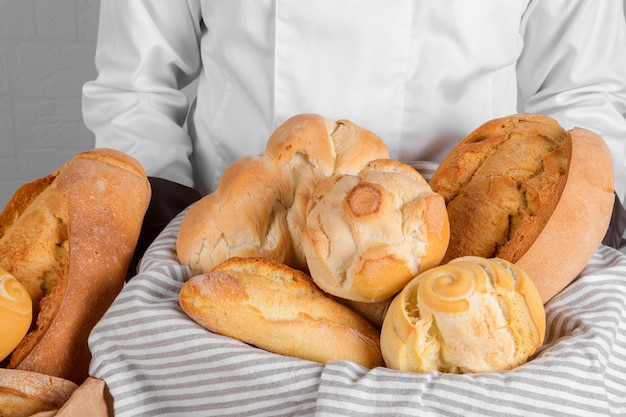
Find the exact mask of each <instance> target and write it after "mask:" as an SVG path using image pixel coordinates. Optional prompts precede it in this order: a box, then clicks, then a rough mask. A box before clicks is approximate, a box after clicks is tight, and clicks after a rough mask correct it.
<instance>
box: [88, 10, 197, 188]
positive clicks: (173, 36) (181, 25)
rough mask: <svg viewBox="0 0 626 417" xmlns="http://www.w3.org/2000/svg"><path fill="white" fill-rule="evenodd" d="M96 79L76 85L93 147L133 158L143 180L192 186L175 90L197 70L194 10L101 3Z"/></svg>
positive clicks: (183, 102)
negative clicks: (157, 179)
mask: <svg viewBox="0 0 626 417" xmlns="http://www.w3.org/2000/svg"><path fill="white" fill-rule="evenodd" d="M100 7H101V9H100V22H99V35H98V44H97V49H96V60H95V62H96V69H97V71H98V77H97V79H96V80H94V81H91V82H88V83H86V84H85V85H84V87H83V117H84V121H85V124H86V125H87V127H88V128H89V129H91V130H92V132H93V133H94V134H95V137H96V147H109V148H115V149H118V150H121V151H124V152H126V153H128V154H129V155H131V156H133V157H135V158H137V159H138V160H139V162H140V163H141V164H142V165H143V167H144V169H145V170H146V172H147V173H148V175H151V176H158V177H161V178H165V179H169V180H171V181H176V182H178V183H181V184H184V185H187V186H192V185H193V181H192V168H191V163H190V161H189V157H190V155H191V152H192V144H191V140H190V138H189V135H188V134H187V132H186V131H185V129H184V127H183V126H184V122H185V119H186V116H187V113H188V111H189V99H188V97H187V96H186V95H185V93H184V92H183V91H181V89H182V88H183V87H184V86H185V85H187V84H189V83H190V82H192V81H193V80H194V79H195V78H196V77H197V75H198V73H199V71H200V66H201V61H200V51H199V38H200V30H201V29H200V20H201V19H200V10H199V9H200V7H199V3H198V2H193V1H178V0H177V1H171V2H170V1H167V2H161V1H150V0H133V1H128V0H102V1H101V3H100Z"/></svg>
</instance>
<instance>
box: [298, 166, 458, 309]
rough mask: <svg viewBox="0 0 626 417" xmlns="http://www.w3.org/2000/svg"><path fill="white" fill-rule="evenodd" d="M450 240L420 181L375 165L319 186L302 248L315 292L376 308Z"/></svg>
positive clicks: (439, 202) (438, 200) (412, 173)
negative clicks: (374, 304) (368, 304)
mask: <svg viewBox="0 0 626 417" xmlns="http://www.w3.org/2000/svg"><path fill="white" fill-rule="evenodd" d="M449 234H450V230H449V224H448V216H447V212H446V205H445V202H444V200H443V198H442V197H441V196H440V195H439V194H437V193H435V192H433V191H432V189H431V188H430V187H429V186H428V183H427V182H426V180H425V179H424V178H423V177H422V176H421V175H420V174H419V173H418V172H417V171H416V170H415V169H413V168H412V167H410V166H409V165H407V164H404V163H402V162H399V161H394V160H392V159H378V160H374V161H371V162H370V163H368V164H367V165H366V166H365V167H364V168H363V169H362V170H360V171H359V172H358V173H356V174H355V175H347V174H345V175H334V176H332V177H329V178H328V179H326V180H324V181H323V182H321V183H320V184H319V185H318V187H317V188H316V189H315V191H314V192H313V194H312V196H311V199H310V200H309V205H308V212H307V219H306V227H305V228H304V233H303V235H302V245H303V248H304V253H305V255H306V260H307V265H308V267H309V271H310V274H311V277H312V278H313V280H314V281H315V283H316V284H317V285H318V286H319V287H320V288H321V289H323V290H324V291H326V292H327V293H329V294H332V295H335V296H337V297H342V298H345V299H349V300H354V301H360V302H366V303H378V302H381V301H384V300H387V299H389V298H390V297H392V296H393V295H395V294H396V293H398V292H399V291H400V290H401V289H402V287H404V285H405V284H406V283H407V282H409V281H410V280H411V279H412V278H413V277H415V276H416V275H417V274H419V273H420V272H422V271H425V270H427V269H429V268H432V267H434V266H437V265H438V264H439V262H440V261H441V258H442V257H443V255H444V254H445V252H446V247H447V245H448V239H449Z"/></svg>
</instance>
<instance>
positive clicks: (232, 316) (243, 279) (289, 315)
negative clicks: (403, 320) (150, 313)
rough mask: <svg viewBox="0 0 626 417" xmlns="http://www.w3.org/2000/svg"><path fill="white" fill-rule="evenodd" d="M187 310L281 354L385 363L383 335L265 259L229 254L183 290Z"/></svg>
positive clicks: (306, 280) (301, 276)
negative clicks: (381, 346)
mask: <svg viewBox="0 0 626 417" xmlns="http://www.w3.org/2000/svg"><path fill="white" fill-rule="evenodd" d="M180 305H181V308H182V309H183V311H185V313H187V314H188V315H189V316H190V317H191V318H192V319H193V320H195V321H196V322H197V323H199V324H200V325H201V326H203V327H204V328H206V329H208V330H210V331H212V332H214V333H218V334H221V335H224V336H229V337H232V338H235V339H238V340H241V341H243V342H245V343H248V344H251V345H254V346H256V347H258V348H261V349H265V350H267V351H269V352H274V353H278V354H281V355H287V356H292V357H297V358H300V359H306V360H310V361H315V362H320V363H325V362H327V361H331V360H350V361H353V362H355V363H358V364H360V365H362V366H365V367H367V368H373V367H376V366H382V365H383V364H384V363H383V360H382V355H381V352H380V334H379V332H378V330H377V329H375V328H374V326H373V325H372V324H371V323H369V322H368V321H367V320H366V319H365V318H363V317H362V316H360V315H359V314H357V313H355V312H354V311H352V310H351V309H349V308H348V307H346V306H344V305H342V304H340V303H339V302H337V301H335V300H333V299H332V298H330V297H329V296H327V295H326V294H324V293H323V292H322V291H321V290H320V289H319V288H317V286H316V285H315V284H314V283H313V280H312V279H311V278H310V277H309V276H308V275H306V274H305V273H303V272H301V271H298V270H295V269H292V268H290V267H288V266H286V265H283V264H279V263H277V262H274V261H272V260H270V259H268V258H231V259H229V260H227V261H225V262H223V263H221V264H220V265H218V266H216V267H215V268H214V270H213V271H212V272H210V273H207V274H202V275H196V276H194V277H192V278H191V279H189V280H188V281H187V282H186V283H185V284H184V285H183V287H182V288H181V291H180Z"/></svg>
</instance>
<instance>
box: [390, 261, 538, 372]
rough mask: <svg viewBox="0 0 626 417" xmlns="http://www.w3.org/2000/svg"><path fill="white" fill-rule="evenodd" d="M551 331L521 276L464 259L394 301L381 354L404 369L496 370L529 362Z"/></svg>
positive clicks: (499, 265) (513, 269)
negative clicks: (548, 329) (547, 327)
mask: <svg viewBox="0 0 626 417" xmlns="http://www.w3.org/2000/svg"><path fill="white" fill-rule="evenodd" d="M545 331H546V318H545V311H544V307H543V303H542V301H541V297H540V295H539V292H538V291H537V288H536V287H535V285H534V284H533V282H532V280H531V279H530V278H529V277H528V276H527V275H526V274H525V273H524V271H523V270H521V269H520V268H519V267H517V266H515V265H514V264H512V263H510V262H508V261H505V260H503V259H498V258H492V259H487V258H481V257H474V256H466V257H461V258H456V259H454V260H452V261H451V262H450V263H448V264H445V265H440V266H437V267H435V268H432V269H430V270H428V271H426V272H424V273H422V274H420V275H418V276H417V277H416V278H415V279H413V280H412V281H411V282H410V283H409V284H408V285H407V286H406V287H405V288H404V289H403V290H402V292H400V294H398V295H397V296H396V297H395V298H394V300H393V301H392V303H391V305H390V306H389V310H388V312H387V316H386V317H385V320H384V322H383V327H382V330H381V350H382V354H383V357H384V359H385V363H386V365H387V367H389V368H392V369H397V370H401V371H409V372H420V373H426V372H431V371H441V372H451V373H470V372H497V371H502V370H508V369H512V368H514V367H516V366H519V365H521V364H523V363H525V362H526V361H527V360H528V358H529V357H530V356H531V355H532V354H533V353H534V352H535V350H536V349H537V348H538V347H539V346H541V344H542V343H543V339H544V337H545Z"/></svg>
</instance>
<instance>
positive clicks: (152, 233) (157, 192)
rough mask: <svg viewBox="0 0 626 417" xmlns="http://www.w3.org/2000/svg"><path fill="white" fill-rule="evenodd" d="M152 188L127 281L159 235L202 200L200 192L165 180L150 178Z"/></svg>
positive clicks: (133, 274)
mask: <svg viewBox="0 0 626 417" xmlns="http://www.w3.org/2000/svg"><path fill="white" fill-rule="evenodd" d="M148 180H149V181H150V186H151V187H152V197H151V199H150V204H149V206H148V209H147V211H146V214H145V217H144V219H143V224H142V227H141V233H140V235H139V241H138V242H137V246H136V248H135V253H134V255H133V259H132V260H131V263H130V266H129V268H128V274H127V278H126V279H127V280H128V279H130V278H132V277H133V276H135V274H136V273H137V266H138V264H139V261H140V260H141V257H142V256H143V254H144V252H145V251H146V249H148V247H149V246H150V244H151V243H152V242H153V241H154V240H155V239H156V238H157V236H158V235H159V233H161V231H162V230H163V229H164V228H165V226H167V225H168V223H169V222H170V221H171V220H172V219H173V218H174V217H176V215H177V214H178V213H180V212H181V211H183V210H184V209H185V208H187V207H188V206H189V205H190V204H192V203H194V202H196V201H197V200H199V199H200V197H201V194H200V192H199V191H198V190H196V189H194V188H191V187H187V186H185V185H182V184H178V183H176V182H173V181H169V180H165V179H163V178H157V177H148Z"/></svg>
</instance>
